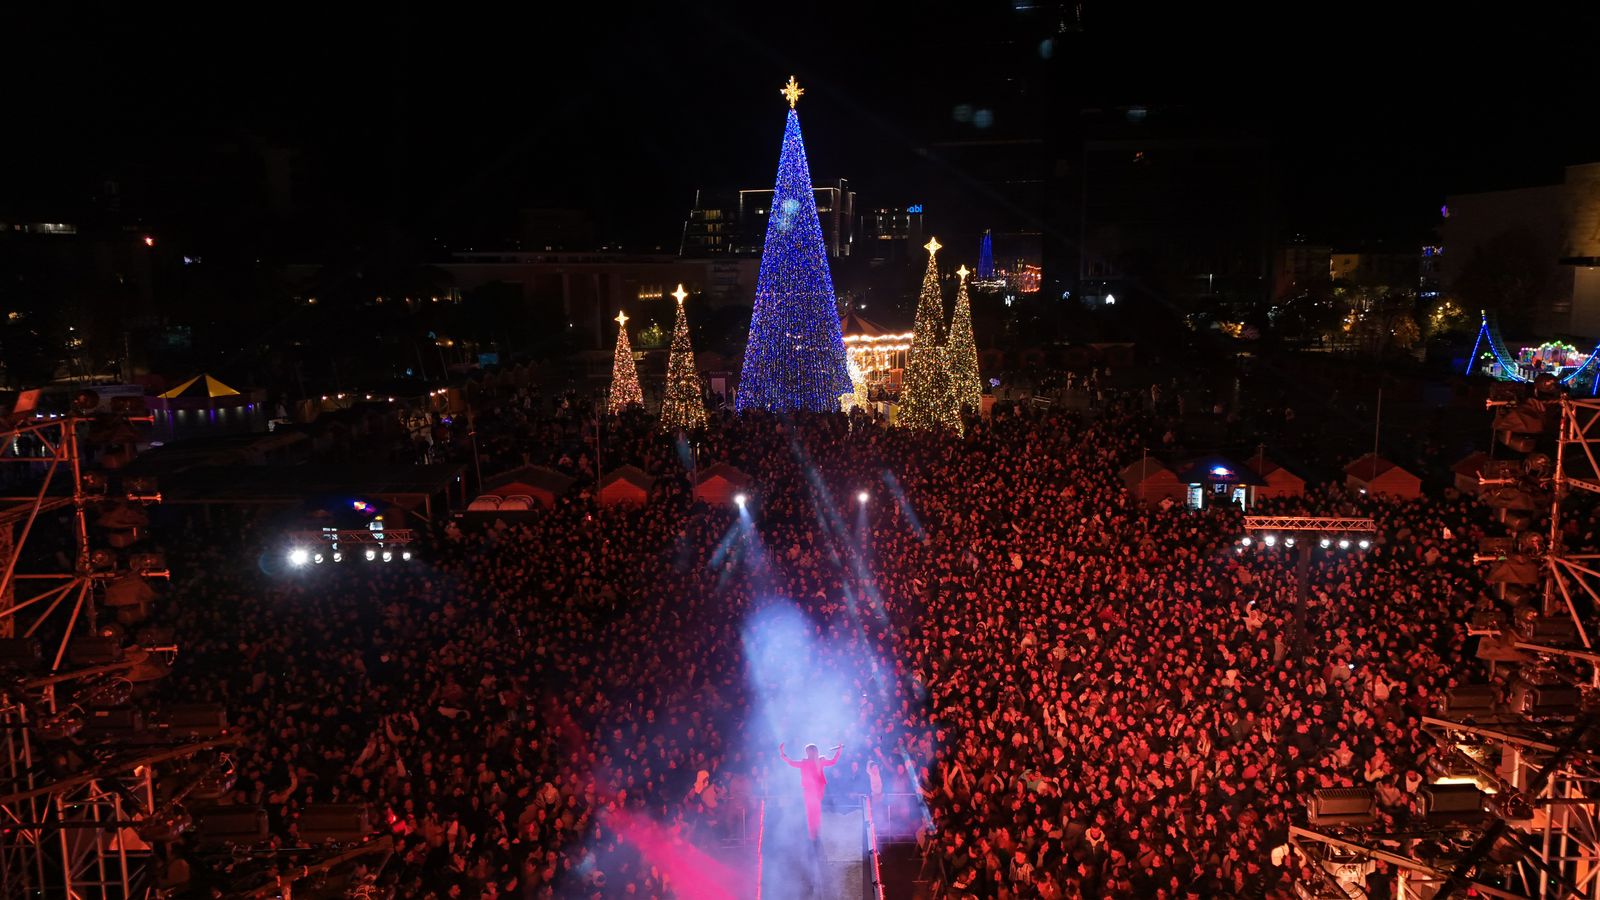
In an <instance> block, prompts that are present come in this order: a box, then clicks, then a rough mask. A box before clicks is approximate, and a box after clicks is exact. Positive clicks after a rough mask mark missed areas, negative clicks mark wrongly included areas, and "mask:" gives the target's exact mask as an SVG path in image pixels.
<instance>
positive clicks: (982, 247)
mask: <svg viewBox="0 0 1600 900" xmlns="http://www.w3.org/2000/svg"><path fill="white" fill-rule="evenodd" d="M978 277H979V278H993V277H994V239H993V238H991V237H990V236H989V232H987V231H985V232H984V233H983V240H981V241H979V242H978Z"/></svg>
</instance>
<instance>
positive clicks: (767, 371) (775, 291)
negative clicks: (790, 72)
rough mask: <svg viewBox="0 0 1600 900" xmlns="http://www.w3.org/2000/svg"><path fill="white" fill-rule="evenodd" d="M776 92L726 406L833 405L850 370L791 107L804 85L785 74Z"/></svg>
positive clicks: (814, 408) (783, 408)
mask: <svg viewBox="0 0 1600 900" xmlns="http://www.w3.org/2000/svg"><path fill="white" fill-rule="evenodd" d="M782 93H783V95H784V97H786V98H787V99H788V100H789V121H788V124H787V125H786V126H785V127H784V129H783V150H782V153H781V155H780V156H779V157H778V182H777V186H776V187H774V188H773V192H772V209H771V211H770V214H769V217H768V219H767V240H766V244H765V245H764V246H763V247H762V250H761V274H760V275H759V276H758V277H757V279H756V302H755V309H754V311H753V312H752V314H751V317H750V340H749V343H747V344H746V345H745V350H744V368H743V369H742V370H741V371H740V373H739V394H738V399H737V400H736V402H735V404H734V407H735V409H737V410H738V411H739V412H744V411H745V410H747V409H764V410H767V411H768V412H774V413H782V412H790V411H795V410H805V411H809V412H830V411H837V410H838V409H839V397H840V395H841V394H847V393H850V391H851V384H850V371H849V368H848V366H847V364H846V361H845V352H844V338H843V336H842V335H841V334H840V332H839V308H838V306H837V305H836V301H835V300H834V296H833V277H832V276H831V275H830V274H829V273H828V258H827V254H826V253H825V252H824V250H823V243H822V225H821V223H820V222H818V221H817V200H816V196H815V195H814V194H812V192H811V169H810V167H809V166H808V165H807V164H806V147H805V142H804V141H803V140H802V139H801V137H800V118H799V116H798V115H796V114H795V111H794V105H795V103H796V101H798V100H799V99H800V95H801V94H802V93H804V91H802V90H801V89H800V86H799V85H798V84H796V83H795V80H794V78H792V77H791V78H790V79H789V83H788V84H787V85H786V86H785V87H784V89H783V92H782Z"/></svg>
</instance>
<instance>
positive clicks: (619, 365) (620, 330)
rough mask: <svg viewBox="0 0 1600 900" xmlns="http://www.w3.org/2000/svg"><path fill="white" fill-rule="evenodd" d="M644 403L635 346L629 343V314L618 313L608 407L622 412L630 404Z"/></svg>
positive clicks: (612, 411)
mask: <svg viewBox="0 0 1600 900" xmlns="http://www.w3.org/2000/svg"><path fill="white" fill-rule="evenodd" d="M643 405H644V391H642V390H640V389H639V367H638V366H637V365H635V364H634V362H633V346H632V345H631V344H629V343H628V314H627V313H623V312H619V313H617V350H616V354H615V355H614V356H613V357H612V358H611V397H610V399H609V400H608V401H607V402H606V409H607V410H608V411H610V412H611V413H613V414H615V413H620V412H622V411H623V410H625V409H627V408H628V407H630V406H643Z"/></svg>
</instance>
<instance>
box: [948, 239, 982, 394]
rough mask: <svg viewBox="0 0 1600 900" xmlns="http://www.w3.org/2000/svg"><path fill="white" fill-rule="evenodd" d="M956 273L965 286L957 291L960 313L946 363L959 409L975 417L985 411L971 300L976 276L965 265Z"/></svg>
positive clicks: (952, 325) (956, 315)
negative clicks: (969, 293) (971, 278)
mask: <svg viewBox="0 0 1600 900" xmlns="http://www.w3.org/2000/svg"><path fill="white" fill-rule="evenodd" d="M956 274H957V275H959V276H961V287H959V288H957V289H956V310H955V312H954V313H952V314H951V316H950V336H949V337H948V338H947V339H946V340H945V352H946V354H947V359H946V362H947V363H948V364H949V366H950V389H951V391H953V392H954V393H955V401H954V402H955V406H956V409H958V410H960V409H965V410H967V411H968V412H967V414H968V415H974V416H975V415H978V413H980V412H982V410H983V381H982V379H980V378H979V377H978V342H977V340H976V339H975V338H974V337H973V335H972V301H971V300H969V299H968V298H967V276H968V275H970V274H972V273H971V272H970V271H968V270H967V267H966V266H962V267H961V268H959V269H957V270H956Z"/></svg>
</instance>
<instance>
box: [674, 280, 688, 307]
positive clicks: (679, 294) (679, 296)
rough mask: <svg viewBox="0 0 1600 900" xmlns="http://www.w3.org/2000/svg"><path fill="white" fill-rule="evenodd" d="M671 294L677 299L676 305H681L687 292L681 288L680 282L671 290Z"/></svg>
mask: <svg viewBox="0 0 1600 900" xmlns="http://www.w3.org/2000/svg"><path fill="white" fill-rule="evenodd" d="M672 296H673V297H676V298H677V300H678V305H679V306H682V305H683V298H685V297H687V296H689V292H688V291H686V290H684V289H683V284H682V282H680V283H679V284H678V289H677V290H675V291H673V292H672Z"/></svg>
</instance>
